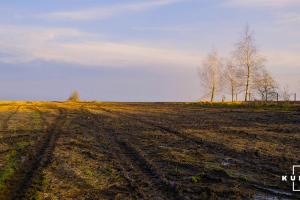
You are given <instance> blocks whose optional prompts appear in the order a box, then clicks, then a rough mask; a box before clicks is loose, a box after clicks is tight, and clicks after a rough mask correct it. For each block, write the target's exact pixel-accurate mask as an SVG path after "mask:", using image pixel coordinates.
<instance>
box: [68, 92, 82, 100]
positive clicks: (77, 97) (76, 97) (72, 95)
mask: <svg viewBox="0 0 300 200" xmlns="http://www.w3.org/2000/svg"><path fill="white" fill-rule="evenodd" d="M68 101H80V97H79V93H78V92H77V91H76V90H74V91H73V92H72V94H71V95H70V97H69V98H68Z"/></svg>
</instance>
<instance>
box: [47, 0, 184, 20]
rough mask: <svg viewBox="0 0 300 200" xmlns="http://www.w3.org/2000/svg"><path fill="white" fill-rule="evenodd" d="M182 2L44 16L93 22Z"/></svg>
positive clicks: (155, 1) (170, 0)
mask: <svg viewBox="0 0 300 200" xmlns="http://www.w3.org/2000/svg"><path fill="white" fill-rule="evenodd" d="M181 1H183V0H149V1H142V2H139V3H131V4H128V3H127V4H124V3H121V4H115V5H109V6H98V7H95V8H88V9H83V10H77V11H62V12H54V13H49V14H46V15H45V17H46V18H49V19H59V20H62V19H63V20H94V19H98V20H99V19H106V18H109V17H113V16H117V15H121V14H124V13H132V12H141V11H145V10H148V9H152V8H155V7H161V6H167V5H170V4H174V3H177V2H181Z"/></svg>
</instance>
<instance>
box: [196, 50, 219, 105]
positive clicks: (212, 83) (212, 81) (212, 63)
mask: <svg viewBox="0 0 300 200" xmlns="http://www.w3.org/2000/svg"><path fill="white" fill-rule="evenodd" d="M221 67H222V62H221V59H220V58H219V56H218V54H217V52H216V51H213V52H211V53H210V54H208V56H207V58H206V59H205V60H204V61H203V64H202V68H201V69H200V70H199V76H200V81H201V85H202V88H203V89H204V90H205V92H206V95H205V96H209V97H210V101H211V102H213V101H214V99H215V97H216V94H217V93H218V92H219V91H220V89H221V87H220V86H221V85H220V82H221V81H220V80H221Z"/></svg>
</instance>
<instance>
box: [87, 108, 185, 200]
mask: <svg viewBox="0 0 300 200" xmlns="http://www.w3.org/2000/svg"><path fill="white" fill-rule="evenodd" d="M85 113H88V115H90V116H92V119H93V121H94V126H95V127H97V126H99V124H101V127H102V128H103V130H102V133H101V134H102V136H103V138H104V140H105V142H106V143H107V144H108V145H109V149H110V152H111V154H112V156H113V158H114V160H115V161H116V162H117V164H118V166H119V167H120V169H121V171H122V173H123V175H124V176H125V178H126V179H127V180H128V181H129V183H130V185H131V187H132V189H134V190H135V192H136V193H137V195H138V197H139V198H138V199H140V198H142V199H186V198H185V197H184V196H182V194H181V192H180V191H179V188H178V186H177V185H176V184H175V183H171V182H170V181H168V180H167V179H166V178H165V177H164V176H163V175H162V174H161V173H159V172H158V170H157V169H156V168H155V167H154V165H153V164H151V162H150V161H149V160H147V159H146V157H145V156H144V155H143V154H142V152H141V151H139V150H138V149H137V148H135V147H134V146H133V145H131V144H130V143H129V142H128V141H126V140H125V139H123V138H121V137H120V136H118V135H119V133H118V130H116V129H114V128H113V124H110V125H107V124H105V123H104V122H103V121H102V120H101V119H100V118H99V115H98V114H94V113H91V112H90V111H85ZM95 137H96V138H97V135H95Z"/></svg>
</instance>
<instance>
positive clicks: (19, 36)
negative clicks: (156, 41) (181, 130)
mask: <svg viewBox="0 0 300 200" xmlns="http://www.w3.org/2000/svg"><path fill="white" fill-rule="evenodd" d="M0 36H3V37H2V38H5V37H6V38H5V40H1V42H0V49H5V51H2V52H0V61H2V62H10V63H16V62H28V61H31V60H36V59H42V60H47V61H58V62H67V63H75V64H80V65H83V66H91V67H101V66H111V67H124V66H126V67H151V68H153V67H162V66H171V67H195V66H197V65H198V63H199V62H200V60H201V57H200V56H201V55H200V54H199V53H196V52H185V51H180V50H174V49H162V48H158V47H149V46H145V45H142V44H136V43H119V42H107V41H105V40H102V39H101V38H95V37H93V36H91V35H90V34H89V33H85V32H80V31H78V30H76V29H59V28H54V29H53V28H36V27H17V26H4V27H3V26H0ZM70 37H73V40H70Z"/></svg>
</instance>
